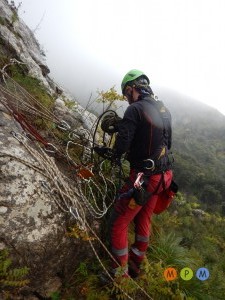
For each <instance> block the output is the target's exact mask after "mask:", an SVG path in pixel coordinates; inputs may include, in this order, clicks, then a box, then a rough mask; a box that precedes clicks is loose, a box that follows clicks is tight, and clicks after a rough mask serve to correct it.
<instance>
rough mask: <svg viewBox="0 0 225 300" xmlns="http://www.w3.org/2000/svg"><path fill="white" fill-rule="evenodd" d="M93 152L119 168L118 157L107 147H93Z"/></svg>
mask: <svg viewBox="0 0 225 300" xmlns="http://www.w3.org/2000/svg"><path fill="white" fill-rule="evenodd" d="M93 149H94V151H95V152H96V153H97V154H98V155H99V156H101V157H103V158H105V159H108V160H110V161H111V162H112V163H113V164H115V165H118V166H120V165H121V162H120V157H118V155H117V154H116V152H115V151H114V150H113V149H111V148H109V147H100V146H95V147H94V148H93Z"/></svg>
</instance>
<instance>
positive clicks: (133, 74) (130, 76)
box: [121, 69, 150, 94]
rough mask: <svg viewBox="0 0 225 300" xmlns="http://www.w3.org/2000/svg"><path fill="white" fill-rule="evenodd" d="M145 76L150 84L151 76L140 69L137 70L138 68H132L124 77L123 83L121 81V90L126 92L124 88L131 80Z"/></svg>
mask: <svg viewBox="0 0 225 300" xmlns="http://www.w3.org/2000/svg"><path fill="white" fill-rule="evenodd" d="M141 76H143V77H144V78H145V79H146V80H147V82H148V84H150V80H149V78H148V77H147V76H146V75H145V73H143V72H142V71H140V70H136V69H133V70H130V71H129V72H128V73H127V74H126V75H125V76H124V78H123V80H122V83H121V90H122V93H123V94H124V89H125V87H126V86H127V85H128V83H129V82H131V81H134V80H135V79H137V78H139V77H141Z"/></svg>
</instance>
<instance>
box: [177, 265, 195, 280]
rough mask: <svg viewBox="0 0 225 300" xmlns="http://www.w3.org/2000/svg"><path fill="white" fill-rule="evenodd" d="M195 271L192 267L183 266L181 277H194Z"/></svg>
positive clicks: (189, 278) (185, 278)
mask: <svg viewBox="0 0 225 300" xmlns="http://www.w3.org/2000/svg"><path fill="white" fill-rule="evenodd" d="M193 275H194V274H193V271H192V269H190V268H183V269H182V270H181V271H180V277H181V278H182V279H183V280H191V278H192V277H193Z"/></svg>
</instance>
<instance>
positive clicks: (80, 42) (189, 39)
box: [15, 0, 225, 114]
mask: <svg viewBox="0 0 225 300" xmlns="http://www.w3.org/2000/svg"><path fill="white" fill-rule="evenodd" d="M15 3H16V5H17V6H18V5H19V4H20V3H21V4H20V7H19V11H18V13H19V16H20V17H21V18H22V19H23V20H24V21H25V22H26V24H27V25H28V26H29V27H30V28H31V29H32V31H33V32H34V33H35V36H36V37H37V39H38V41H39V43H40V45H41V48H42V50H43V51H44V53H45V54H46V63H47V65H48V66H49V68H50V70H51V73H50V76H51V77H52V78H53V79H54V80H55V81H56V82H58V84H59V85H62V86H63V87H64V88H66V89H67V90H68V91H69V92H70V93H72V94H73V95H74V97H75V98H76V99H77V100H78V101H79V102H80V103H81V104H82V105H85V104H86V103H87V101H88V99H89V98H90V95H91V94H92V95H93V96H92V97H93V98H94V97H95V95H96V91H97V90H108V89H109V88H111V87H112V86H115V88H116V90H117V91H118V92H121V91H120V83H121V80H122V78H123V76H124V75H125V74H126V73H127V72H128V71H129V70H130V69H133V68H135V69H140V70H142V71H144V72H145V73H146V74H147V75H148V76H149V78H150V81H151V87H152V89H153V91H154V92H155V93H156V94H157V95H158V96H159V98H160V99H162V100H165V103H166V99H165V97H167V95H168V94H171V92H172V93H173V92H175V93H176V92H178V93H180V95H184V96H185V97H191V98H193V99H197V100H199V101H201V102H204V103H206V104H207V105H210V106H212V107H215V108H216V109H218V110H219V111H220V112H222V113H223V114H225V101H224V100H223V85H224V78H225V56H224V53H225V39H224V38H223V32H224V28H225V18H224V11H225V2H224V1H223V0H206V1H202V0H198V1H195V0H189V1H186V0H170V1H167V0H139V1H138V2H137V1H132V0H130V1H128V0H124V1H118V0H113V1H112V0H95V1H92V0H85V1H82V0H65V1H60V0H39V1H36V0H23V1H17V0H16V1H15Z"/></svg>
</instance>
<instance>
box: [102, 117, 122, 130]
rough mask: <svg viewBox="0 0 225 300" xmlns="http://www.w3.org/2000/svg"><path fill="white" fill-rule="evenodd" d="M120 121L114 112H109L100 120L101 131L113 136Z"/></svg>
mask: <svg viewBox="0 0 225 300" xmlns="http://www.w3.org/2000/svg"><path fill="white" fill-rule="evenodd" d="M120 120H121V118H120V117H119V116H118V115H117V114H116V113H115V112H112V111H111V112H109V113H107V114H106V115H105V116H104V117H103V118H102V122H101V129H102V130H103V131H104V132H106V133H108V134H113V133H115V132H117V131H118V123H119V121H120Z"/></svg>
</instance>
